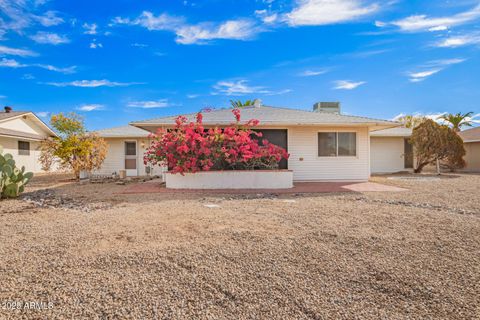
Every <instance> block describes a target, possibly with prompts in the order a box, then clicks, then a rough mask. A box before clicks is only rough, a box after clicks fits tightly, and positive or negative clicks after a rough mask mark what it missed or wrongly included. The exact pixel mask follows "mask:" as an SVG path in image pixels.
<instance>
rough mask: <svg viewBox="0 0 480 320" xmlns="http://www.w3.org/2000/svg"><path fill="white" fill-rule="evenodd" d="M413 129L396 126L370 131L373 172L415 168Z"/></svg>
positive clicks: (379, 172)
mask: <svg viewBox="0 0 480 320" xmlns="http://www.w3.org/2000/svg"><path fill="white" fill-rule="evenodd" d="M411 135H412V129H410V128H405V127H396V128H391V129H384V130H378V131H373V132H370V168H371V172H372V174H375V173H376V174H381V173H394V172H402V171H410V170H413V167H414V155H413V147H412V145H411V144H410V142H409V139H410V136H411Z"/></svg>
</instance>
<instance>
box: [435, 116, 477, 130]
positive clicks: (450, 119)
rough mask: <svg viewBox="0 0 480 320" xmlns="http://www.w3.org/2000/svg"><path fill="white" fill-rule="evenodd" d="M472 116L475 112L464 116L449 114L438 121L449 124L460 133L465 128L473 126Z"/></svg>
mask: <svg viewBox="0 0 480 320" xmlns="http://www.w3.org/2000/svg"><path fill="white" fill-rule="evenodd" d="M472 115H473V112H467V113H464V114H462V113H461V112H459V113H456V114H452V113H449V114H444V115H442V116H440V117H438V119H441V120H443V121H445V122H447V123H449V124H450V125H451V126H452V129H453V130H455V132H460V131H461V130H462V127H463V126H466V127H471V126H472V124H473V122H472Z"/></svg>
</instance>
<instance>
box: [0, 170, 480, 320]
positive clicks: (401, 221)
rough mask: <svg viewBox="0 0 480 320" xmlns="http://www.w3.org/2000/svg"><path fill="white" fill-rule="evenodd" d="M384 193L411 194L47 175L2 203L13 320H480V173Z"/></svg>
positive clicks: (1, 278) (5, 297) (1, 246)
mask: <svg viewBox="0 0 480 320" xmlns="http://www.w3.org/2000/svg"><path fill="white" fill-rule="evenodd" d="M392 178H393V179H392ZM433 178H434V177H433ZM372 181H375V182H379V183H384V184H389V185H395V186H399V187H403V188H407V189H409V191H407V192H398V193H383V192H375V193H365V194H362V193H345V194H308V195H282V196H276V195H274V194H270V195H248V196H242V195H238V196H236V195H220V194H217V195H212V196H205V195H195V194H181V193H177V194H173V195H172V194H145V195H139V194H133V195H125V194H120V192H121V191H122V190H123V189H124V188H126V186H123V185H116V184H114V183H107V184H78V183H75V182H71V181H68V180H66V177H65V176H58V175H56V176H41V177H36V178H35V179H34V180H33V181H32V183H31V184H30V185H29V186H28V188H27V192H26V193H25V194H24V195H23V196H22V198H21V199H16V200H3V201H1V202H0V257H1V259H0V319H53V318H55V319H127V318H135V319H339V318H340V319H341V318H343V319H353V318H355V319H479V318H480V175H468V174H452V175H445V176H442V177H441V178H440V179H435V180H432V179H422V180H399V179H398V176H389V177H374V178H372Z"/></svg>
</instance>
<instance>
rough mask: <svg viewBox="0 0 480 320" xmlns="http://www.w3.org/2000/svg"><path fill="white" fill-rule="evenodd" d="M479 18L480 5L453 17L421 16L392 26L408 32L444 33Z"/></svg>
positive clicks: (395, 22)
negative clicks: (450, 28)
mask: <svg viewBox="0 0 480 320" xmlns="http://www.w3.org/2000/svg"><path fill="white" fill-rule="evenodd" d="M478 18H480V4H478V5H476V6H475V7H474V8H472V9H471V10H468V11H465V12H462V13H458V14H454V15H451V16H444V17H436V18H433V17H428V16H427V15H425V14H420V15H413V16H409V17H407V18H404V19H401V20H397V21H393V22H391V24H392V25H394V26H397V27H399V28H400V30H402V31H406V32H419V31H443V30H446V29H448V28H449V27H453V26H458V25H462V24H466V23H469V22H472V21H474V20H476V19H478Z"/></svg>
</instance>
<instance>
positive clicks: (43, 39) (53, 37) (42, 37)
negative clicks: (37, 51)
mask: <svg viewBox="0 0 480 320" xmlns="http://www.w3.org/2000/svg"><path fill="white" fill-rule="evenodd" d="M30 38H31V39H32V40H33V41H35V42H37V43H41V44H53V45H59V44H63V43H69V42H70V40H69V39H68V38H67V37H66V36H64V35H59V34H56V33H49V32H44V31H39V32H37V33H36V34H35V35H33V36H31V37H30Z"/></svg>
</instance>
